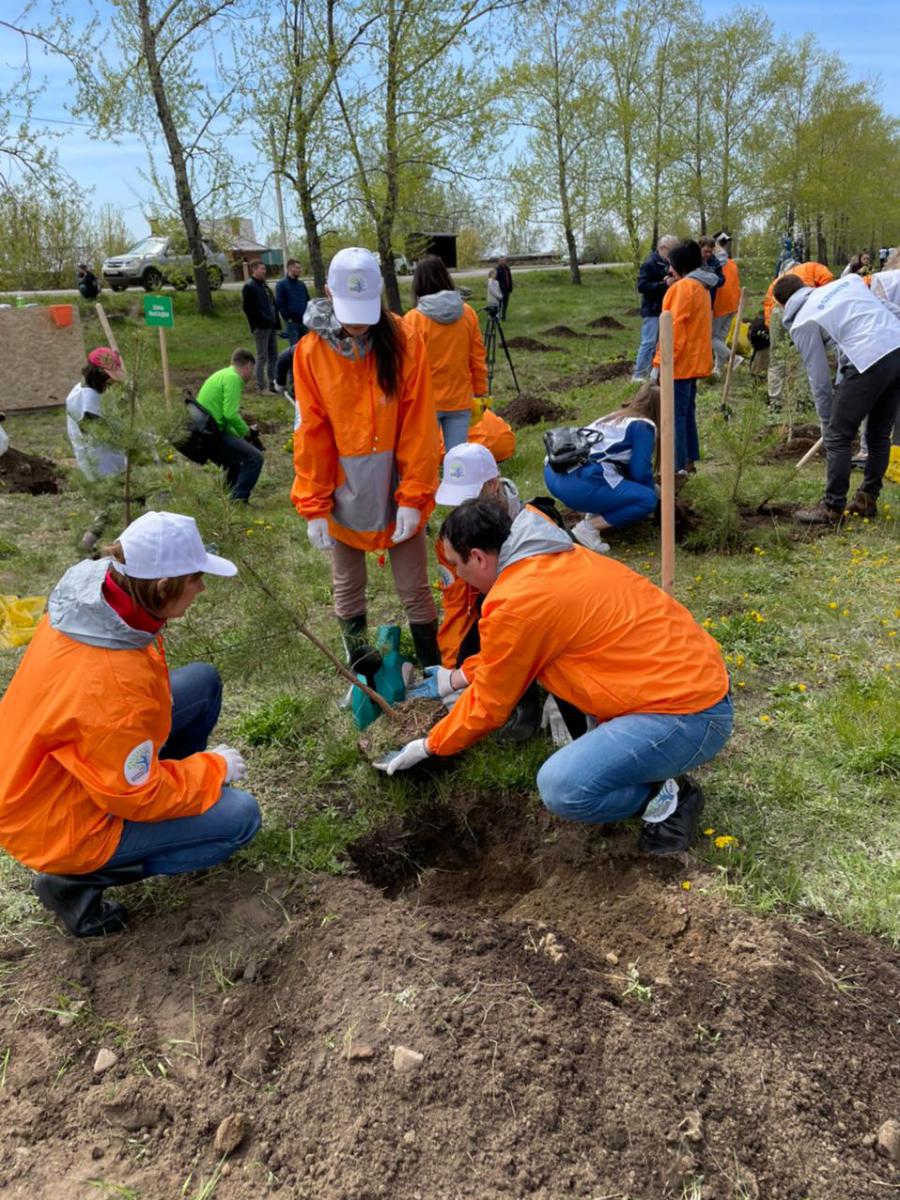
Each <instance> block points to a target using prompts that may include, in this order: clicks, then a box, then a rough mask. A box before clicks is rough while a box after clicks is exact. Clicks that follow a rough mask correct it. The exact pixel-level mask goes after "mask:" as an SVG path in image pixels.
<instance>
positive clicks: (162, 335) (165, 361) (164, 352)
mask: <svg viewBox="0 0 900 1200" xmlns="http://www.w3.org/2000/svg"><path fill="white" fill-rule="evenodd" d="M159 357H160V361H161V362H162V373H163V391H164V392H165V394H166V405H171V403H172V380H171V378H170V376H169V351H168V348H167V346H166V331H165V328H164V327H163V326H162V325H160V327H159Z"/></svg>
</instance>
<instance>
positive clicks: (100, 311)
mask: <svg viewBox="0 0 900 1200" xmlns="http://www.w3.org/2000/svg"><path fill="white" fill-rule="evenodd" d="M94 307H95V308H96V310H97V319H98V321H99V322H100V324H101V326H102V327H103V333H104V335H105V337H106V341H107V343H108V345H109V348H110V350H115V352H116V354H118V356H119V358H122V353H121V351H120V350H119V346H118V343H117V342H116V335H115V334H114V333H113V331H112V326H111V325H110V323H109V321H108V319H107V316H106V311H105V309H104V307H103V305H102V304H99V303H98V304H95V305H94ZM122 382H123V383H127V382H128V371H127V370H126V368H125V360H124V359H122Z"/></svg>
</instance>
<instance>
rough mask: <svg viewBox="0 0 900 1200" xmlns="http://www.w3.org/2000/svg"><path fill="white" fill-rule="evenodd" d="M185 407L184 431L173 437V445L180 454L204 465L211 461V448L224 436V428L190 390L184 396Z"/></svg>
mask: <svg viewBox="0 0 900 1200" xmlns="http://www.w3.org/2000/svg"><path fill="white" fill-rule="evenodd" d="M184 408H185V413H184V416H185V427H184V432H183V433H182V434H180V435H179V436H178V437H177V438H173V439H172V445H173V446H174V447H175V449H176V450H177V451H178V453H179V454H183V455H184V457H185V458H189V459H190V460H191V462H195V463H199V464H200V466H203V464H204V463H206V462H209V452H210V449H211V448H212V446H213V445H215V443H216V442H218V441H219V439H220V438H221V437H222V430H221V429H220V428H219V425H218V422H217V421H216V419H215V417H214V416H213V415H212V414H211V413H208V412H207V411H206V409H205V408H203V407H202V405H200V404H198V403H197V401H196V400H195V399H194V397H193V396H192V395H191V394H190V392H188V393H186V395H185V397H184Z"/></svg>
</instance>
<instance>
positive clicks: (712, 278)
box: [685, 267, 719, 291]
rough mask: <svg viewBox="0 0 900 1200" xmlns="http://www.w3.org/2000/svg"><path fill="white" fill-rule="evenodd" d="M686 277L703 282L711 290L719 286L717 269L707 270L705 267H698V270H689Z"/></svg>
mask: <svg viewBox="0 0 900 1200" xmlns="http://www.w3.org/2000/svg"><path fill="white" fill-rule="evenodd" d="M685 279H696V280H697V282H698V283H702V284H703V286H704V287H705V288H709V290H710V291H712V290H713V288H716V287H718V286H719V277H718V275H717V274H716V273H715V271H707V270H706V268H705V267H698V268H697V269H696V271H688V273H687V275H686V276H685Z"/></svg>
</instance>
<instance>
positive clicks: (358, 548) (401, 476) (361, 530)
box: [291, 247, 440, 666]
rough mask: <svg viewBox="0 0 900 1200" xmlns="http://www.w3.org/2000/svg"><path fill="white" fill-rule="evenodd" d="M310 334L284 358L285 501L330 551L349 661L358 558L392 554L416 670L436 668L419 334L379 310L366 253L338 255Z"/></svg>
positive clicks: (431, 464)
mask: <svg viewBox="0 0 900 1200" xmlns="http://www.w3.org/2000/svg"><path fill="white" fill-rule="evenodd" d="M304 324H305V325H306V327H307V329H308V330H309V331H310V336H308V337H305V338H302V339H301V341H300V342H299V343H298V344H297V349H296V350H295V352H294V395H295V397H296V400H297V406H298V414H299V425H298V426H297V428H296V429H295V431H294V471H295V477H294V486H293V489H292V491H291V499H292V500H293V502H294V505H295V507H296V509H297V511H298V512H299V514H300V515H301V517H305V518H306V521H307V522H308V526H307V529H308V533H309V540H310V542H312V544H313V546H315V547H316V549H317V550H326V551H330V553H331V577H332V582H333V585H334V607H335V613H336V614H337V617H338V620H339V622H340V625H341V633H342V635H343V638H344V646H345V648H346V651H347V659H348V662H350V663H351V664H353V663H355V662H358V661H360V660H361V659H362V658H363V657H364V656H365V655H366V654H367V653H368V652H369V651H368V647H367V645H366V551H367V550H375V551H379V550H387V551H389V553H390V559H391V570H392V572H393V575H394V583H395V585H396V588H397V592H398V594H399V596H400V600H401V601H402V603H403V607H404V608H405V609H406V614H407V617H408V618H409V625H410V630H411V631H412V636H413V642H414V644H415V648H416V656H417V657H418V659H419V662H420V664H421V665H422V666H429V665H431V664H432V663H436V662H438V661H439V656H438V648H437V610H436V608H435V604H434V597H433V596H432V593H431V587H430V586H429V582H428V558H427V548H426V545H425V522H426V521H427V519H428V517H429V515H430V514H431V512H432V510H433V508H434V493H435V491H436V490H437V485H438V465H439V463H440V449H439V444H438V427H437V421H436V420H435V416H434V405H433V403H432V398H431V372H430V369H429V366H428V359H427V358H426V356H425V347H424V345H423V343H422V339H421V338H420V337H419V335H418V334H417V333H416V332H415V330H414V329H412V328H410V327H409V326H406V325H404V324H403V322H402V321H401V320H400V319H399V318H397V317H395V316H393V314H392V313H390V312H388V311H387V310H386V309H384V308H383V307H382V303H381V269H380V268H379V266H378V260H377V259H376V258H375V256H374V254H372V253H371V251H369V250H363V249H360V248H358V247H351V248H350V249H346V250H341V251H339V252H338V253H337V254H336V255H335V256H334V258H333V259H332V260H331V263H330V265H329V267H328V285H327V287H326V288H325V297H323V298H322V299H317V300H311V301H310V302H309V307H308V308H307V310H306V317H305V319H304Z"/></svg>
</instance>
